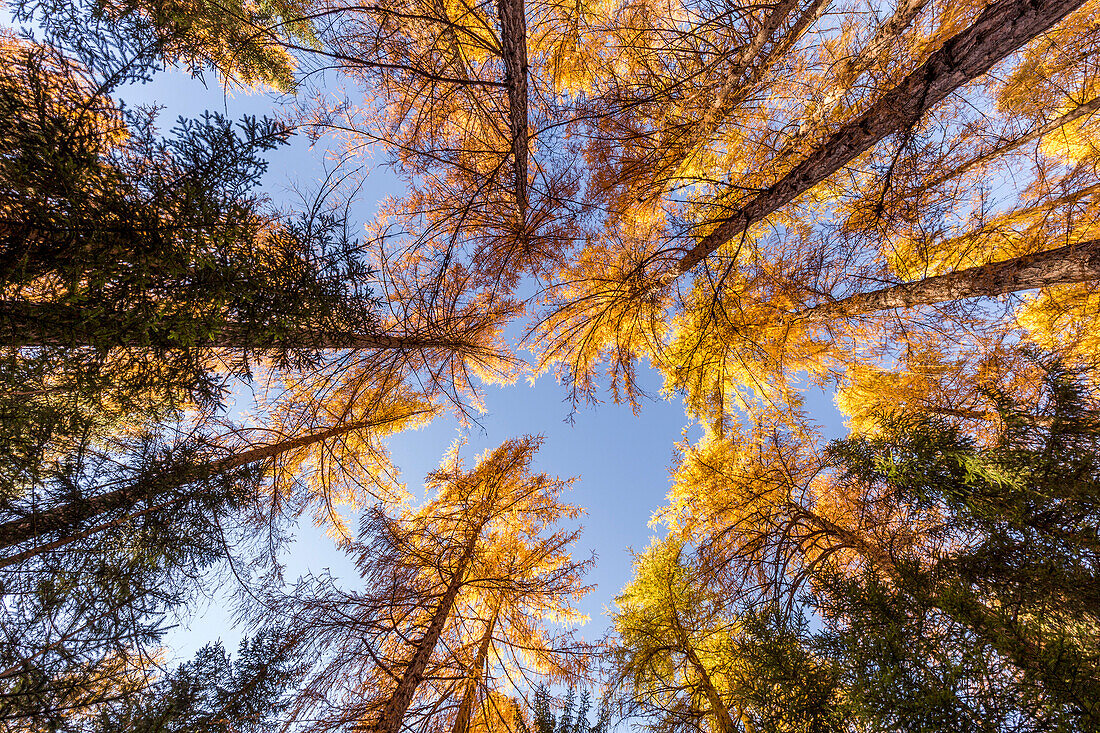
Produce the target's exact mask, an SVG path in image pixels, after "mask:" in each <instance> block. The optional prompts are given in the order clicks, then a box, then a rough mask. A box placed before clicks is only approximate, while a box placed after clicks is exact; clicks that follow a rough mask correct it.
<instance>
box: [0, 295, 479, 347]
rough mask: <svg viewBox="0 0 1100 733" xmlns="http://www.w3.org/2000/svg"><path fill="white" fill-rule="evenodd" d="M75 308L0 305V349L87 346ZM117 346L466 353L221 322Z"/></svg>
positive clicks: (417, 339) (399, 339)
mask: <svg viewBox="0 0 1100 733" xmlns="http://www.w3.org/2000/svg"><path fill="white" fill-rule="evenodd" d="M84 321H85V318H84V314H83V313H82V312H81V309H79V308H76V307H73V306H67V305H59V304H55V303H32V302H28V301H22V300H3V301H0V346H14V347H17V348H23V347H35V346H70V347H76V346H88V345H90V344H91V342H92V333H91V332H90V330H89V329H88V326H87V325H86V324H85V322H84ZM110 345H111V346H118V347H137V348H141V347H159V348H166V349H179V348H215V349H378V350H408V351H412V350H416V349H450V350H453V351H461V350H464V349H469V348H470V344H468V343H466V342H464V341H462V340H461V339H455V338H438V337H432V336H418V335H415V334H413V335H408V336H391V335H389V334H386V333H333V332H329V333H325V332H312V331H302V332H299V333H291V334H289V335H286V336H278V337H276V336H264V335H262V334H258V333H257V332H256V330H255V329H254V328H252V327H250V326H247V325H238V324H232V323H230V324H225V325H224V326H222V327H221V328H220V329H218V330H217V331H215V332H214V333H212V334H210V335H209V336H208V337H207V338H205V339H202V340H199V341H197V342H196V343H184V342H181V339H180V337H179V336H178V335H175V334H172V333H163V332H158V331H157V330H155V329H149V330H147V331H145V332H144V333H143V334H141V335H140V336H131V337H126V336H123V337H121V338H120V339H119V340H118V343H112V344H110Z"/></svg>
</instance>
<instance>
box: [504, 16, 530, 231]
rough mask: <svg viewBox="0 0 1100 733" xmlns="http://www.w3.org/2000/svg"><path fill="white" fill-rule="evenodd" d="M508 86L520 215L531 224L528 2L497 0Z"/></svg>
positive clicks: (517, 202)
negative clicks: (529, 194) (528, 157)
mask: <svg viewBox="0 0 1100 733" xmlns="http://www.w3.org/2000/svg"><path fill="white" fill-rule="evenodd" d="M497 14H498V15H499V17H500V51H501V56H502V57H503V59H504V83H505V85H506V86H507V87H508V129H509V133H510V134H511V136H512V163H513V165H514V166H515V182H514V183H515V195H516V214H517V216H518V218H519V221H520V222H521V223H523V222H525V221H526V220H527V17H526V14H525V8H524V0H497Z"/></svg>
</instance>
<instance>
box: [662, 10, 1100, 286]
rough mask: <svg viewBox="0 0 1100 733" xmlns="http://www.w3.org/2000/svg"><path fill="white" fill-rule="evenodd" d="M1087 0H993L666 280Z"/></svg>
mask: <svg viewBox="0 0 1100 733" xmlns="http://www.w3.org/2000/svg"><path fill="white" fill-rule="evenodd" d="M1082 4H1083V0H1034V1H1029V0H1000V2H995V3H993V4H992V5H990V6H989V7H987V8H986V9H985V10H984V11H982V13H981V15H979V16H978V19H977V20H976V21H975V22H974V24H973V25H971V26H970V27H969V28H967V29H966V30H965V31H963V32H961V33H959V34H957V35H955V36H953V37H952V38H950V39H949V40H947V41H946V42H945V43H944V44H943V46H942V47H941V48H940V49H939V50H938V51H935V52H934V53H932V55H931V56H929V57H928V60H927V61H925V62H924V63H923V64H921V65H920V66H919V67H917V68H916V69H915V70H914V71H913V72H912V73H911V74H909V75H908V76H907V77H906V78H905V79H903V80H902V81H901V83H899V84H898V85H897V86H895V87H894V88H893V89H891V90H890V91H888V92H886V93H885V94H883V95H882V96H881V97H880V98H879V100H878V101H877V102H875V103H874V104H873V105H872V106H871V107H870V109H868V110H867V111H866V112H864V113H863V114H862V115H860V116H859V117H857V118H856V119H854V120H852V121H851V122H848V123H846V124H845V125H843V126H841V128H840V129H839V130H837V131H836V132H835V133H833V135H831V136H830V137H829V138H828V139H827V140H826V141H825V142H823V143H822V144H821V146H820V147H819V148H818V149H817V150H815V151H814V152H812V153H810V154H809V155H808V156H806V157H805V158H804V159H803V160H802V162H800V163H798V164H797V165H796V166H795V167H794V168H793V169H792V170H791V171H790V172H788V173H787V174H786V175H785V176H783V177H782V178H781V179H779V181H777V182H776V183H775V184H773V185H772V186H769V187H768V188H766V189H764V190H763V191H760V192H759V193H757V194H756V195H755V196H753V197H751V198H750V199H749V200H748V201H745V202H744V203H742V204H741V205H740V206H738V207H737V208H736V209H735V210H734V211H733V212H731V213H730V214H729V215H727V216H725V217H724V218H722V220H721V221H720V222H719V224H718V226H717V227H716V228H715V229H714V231H712V232H711V233H710V234H708V235H707V236H706V237H703V239H701V240H700V241H699V242H698V244H696V245H695V246H694V247H693V248H692V249H691V250H690V251H688V253H687V254H685V255H684V256H683V257H682V258H681V259H680V261H679V262H678V263H677V264H676V266H675V267H674V268H673V270H672V271H671V272H669V273H668V274H667V275H666V276H665V277H664V278H663V283H668V282H671V281H672V280H675V279H676V278H677V277H678V276H680V275H682V274H683V273H685V272H688V271H689V270H691V269H692V268H694V267H695V266H696V265H697V264H699V263H700V262H701V261H702V260H703V259H705V258H706V257H707V255H709V254H711V253H712V252H714V251H715V250H716V249H718V248H719V247H721V246H722V245H723V244H725V243H726V242H729V241H730V240H732V239H733V238H734V237H737V236H739V235H741V234H742V233H744V232H745V231H746V230H747V229H748V228H749V227H750V226H752V225H753V224H755V223H756V222H758V221H761V220H762V219H764V218H765V217H767V216H768V215H770V214H771V213H773V212H774V211H776V210H777V209H779V208H780V207H782V206H785V205H786V204H789V203H790V202H791V201H794V200H795V199H796V198H798V197H799V196H801V195H802V194H804V193H806V192H807V191H809V190H810V189H811V188H813V187H814V186H816V185H817V184H818V183H821V182H822V181H824V180H825V179H826V178H828V177H829V176H830V175H832V174H833V173H835V172H836V171H838V170H839V169H840V168H841V167H842V166H844V165H846V164H847V163H849V162H850V161H852V160H854V159H855V158H856V157H857V156H859V155H861V154H863V153H864V152H866V151H867V150H870V149H871V148H872V147H873V146H874V145H875V144H877V143H878V142H879V141H881V140H882V139H883V138H885V137H886V136H888V135H890V134H892V133H896V132H900V131H902V130H905V129H907V128H908V127H909V126H911V125H913V124H914V123H915V122H916V121H917V120H919V119H920V118H921V116H922V115H923V114H924V113H926V112H927V111H928V110H930V109H932V108H933V107H935V106H936V105H937V104H939V103H940V102H941V101H943V99H944V98H946V97H947V95H949V94H951V93H952V92H954V91H955V90H956V89H958V88H959V87H961V86H962V85H963V84H966V83H968V82H970V81H973V80H974V79H976V78H978V77H979V76H981V75H982V74H984V73H985V72H987V71H989V69H991V68H992V67H993V66H994V64H996V63H997V62H998V61H1000V60H1001V59H1003V58H1004V57H1005V56H1007V55H1008V54H1010V53H1012V52H1013V51H1015V50H1016V49H1018V48H1019V47H1020V46H1022V45H1024V44H1025V43H1027V42H1028V41H1030V40H1031V39H1032V38H1035V37H1036V36H1037V35H1039V34H1040V33H1043V32H1045V31H1046V30H1048V29H1049V28H1051V27H1052V26H1053V25H1054V24H1055V23H1057V22H1058V21H1059V20H1061V19H1062V18H1063V17H1065V16H1066V15H1067V14H1068V13H1070V12H1071V11H1073V10H1075V9H1077V8H1078V7H1080V6H1081V5H1082Z"/></svg>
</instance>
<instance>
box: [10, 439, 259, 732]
mask: <svg viewBox="0 0 1100 733" xmlns="http://www.w3.org/2000/svg"><path fill="white" fill-rule="evenodd" d="M188 449H189V448H188V447H187V446H183V447H176V448H175V450H174V451H173V452H168V451H167V450H166V449H165V448H163V447H161V448H159V449H157V448H156V447H155V446H148V447H147V450H148V451H149V454H148V455H145V456H142V458H143V459H144V465H143V469H144V470H145V471H146V472H147V475H146V476H144V477H141V476H137V477H135V476H133V475H132V474H133V470H134V466H133V465H128V466H126V467H119V466H115V465H112V464H111V463H110V461H98V460H93V459H92V458H91V457H87V458H86V459H85V460H84V462H83V464H82V465H80V466H72V467H71V468H72V470H73V474H72V475H73V476H74V477H79V479H80V482H81V486H80V490H84V488H85V487H86V486H89V485H99V484H103V483H106V484H108V485H110V484H111V482H112V480H118V481H130V480H142V479H143V478H144V480H146V481H147V482H149V483H150V486H151V487H152V490H154V491H156V490H158V489H159V488H160V487H159V486H158V485H157V479H158V478H160V479H161V480H170V476H171V473H170V471H169V469H170V468H172V467H178V466H180V465H183V464H186V463H188V462H190V461H194V460H195V457H194V456H188V455H187V454H186V451H187V450H188ZM132 458H134V457H132ZM134 463H137V460H136V458H135V459H134ZM260 477H261V476H260V472H259V471H258V470H246V469H238V470H236V471H233V472H227V473H221V474H217V475H214V476H209V477H207V478H206V479H205V480H202V481H197V482H193V483H191V484H189V485H185V486H179V485H177V486H174V487H172V488H171V489H170V490H167V491H162V492H161V494H160V495H158V497H157V503H156V504H155V505H153V506H150V507H146V508H148V509H151V511H143V512H141V513H139V514H138V516H132V515H131V514H125V513H112V514H110V515H107V516H100V517H97V520H96V529H98V531H95V532H93V533H91V534H89V535H88V536H86V537H82V536H81V533H79V532H76V531H74V532H72V533H70V534H69V535H68V536H66V537H64V538H62V540H61V541H60V543H59V546H57V547H55V548H53V549H47V550H46V551H42V548H40V547H35V548H34V554H33V556H32V557H30V558H28V559H25V560H22V561H19V562H17V563H16V564H14V565H11V566H10V567H4V568H0V595H2V596H3V599H4V604H3V606H2V607H0V627H2V628H3V630H4V634H3V636H2V637H0V670H3V671H2V672H0V729H11V730H20V729H23V728H24V727H25V726H28V725H30V724H31V722H32V721H50V720H53V721H55V722H56V723H57V724H59V725H60V724H61V723H62V722H64V721H66V720H69V719H70V718H73V719H76V718H79V717H81V716H83V715H84V714H86V713H88V712H89V711H94V710H95V709H96V708H97V707H98V706H100V705H102V704H104V703H105V702H110V701H112V700H115V699H116V698H120V697H123V698H124V697H126V696H128V695H129V694H131V693H132V692H134V691H135V690H136V689H140V687H141V686H142V685H144V683H145V680H144V676H143V675H135V674H124V673H123V672H124V671H125V670H141V669H143V668H145V667H146V666H147V662H146V660H147V658H148V655H149V654H151V653H154V652H155V651H156V649H157V647H158V646H159V645H160V643H161V639H162V636H163V632H164V631H165V629H166V627H167V625H168V624H169V614H171V612H172V611H173V610H174V609H180V608H182V607H184V606H185V605H186V604H187V603H188V602H189V601H192V600H193V599H194V598H195V595H196V590H197V588H198V587H200V586H202V585H208V584H209V583H210V581H211V580H212V578H213V575H212V574H213V573H214V572H215V571H216V569H217V567H216V566H217V565H218V564H220V563H224V562H225V561H227V560H228V559H229V558H228V553H229V548H231V547H232V548H234V552H233V554H234V555H236V556H240V555H242V554H244V553H245V552H247V550H246V549H245V548H246V547H247V544H248V541H249V540H250V539H251V537H252V532H251V530H250V528H249V527H248V526H247V524H246V523H244V524H242V518H246V517H247V516H248V514H249V510H250V509H254V508H255V507H256V502H257V496H258V492H257V486H256V482H257V481H258V480H260ZM242 569H244V568H243V567H242V568H238V572H239V571H240V570H242ZM4 726H6V728H5V727H4ZM44 729H45V730H48V729H50V728H48V727H47V728H44Z"/></svg>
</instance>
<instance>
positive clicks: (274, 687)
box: [83, 633, 295, 733]
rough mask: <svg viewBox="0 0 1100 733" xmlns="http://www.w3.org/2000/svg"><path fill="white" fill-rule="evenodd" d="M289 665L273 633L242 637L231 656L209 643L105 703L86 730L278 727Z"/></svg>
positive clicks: (257, 732) (242, 731) (223, 731)
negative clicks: (132, 690) (186, 659)
mask: <svg viewBox="0 0 1100 733" xmlns="http://www.w3.org/2000/svg"><path fill="white" fill-rule="evenodd" d="M294 678H295V677H294V670H293V668H292V667H290V666H288V665H287V664H286V663H285V661H284V659H283V658H282V654H281V649H280V645H279V641H278V637H277V635H275V634H273V633H261V634H259V635H257V636H255V637H253V638H252V639H244V640H242V641H241V644H240V647H239V648H238V651H237V656H236V658H231V657H230V655H229V654H228V653H226V651H225V649H224V648H223V647H222V645H221V643H220V642H219V643H216V644H209V645H207V646H205V647H203V648H202V649H200V650H199V652H198V653H197V654H196V655H195V658H194V659H193V660H192V661H190V662H188V663H187V664H183V665H181V666H180V667H179V668H177V669H176V670H175V671H174V672H173V673H172V674H170V675H168V676H166V677H165V678H163V679H161V680H158V681H157V682H155V683H153V684H152V685H150V686H149V687H147V688H146V689H144V690H142V691H141V692H139V693H136V694H134V695H131V696H128V697H127V698H126V699H125V700H122V701H119V702H117V703H114V704H111V705H108V706H107V707H106V709H105V710H104V711H102V712H101V713H100V715H99V716H98V718H97V719H96V721H95V725H94V726H93V725H88V726H86V727H84V728H83V730H87V731H88V733H124V732H125V733H200V732H201V733H264V732H265V731H270V730H274V729H276V728H277V726H276V723H277V722H278V721H279V719H280V714H281V713H282V712H283V711H284V710H285V708H286V696H285V693H286V691H287V687H288V685H289V684H290V683H291V682H292V681H293V680H294Z"/></svg>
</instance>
